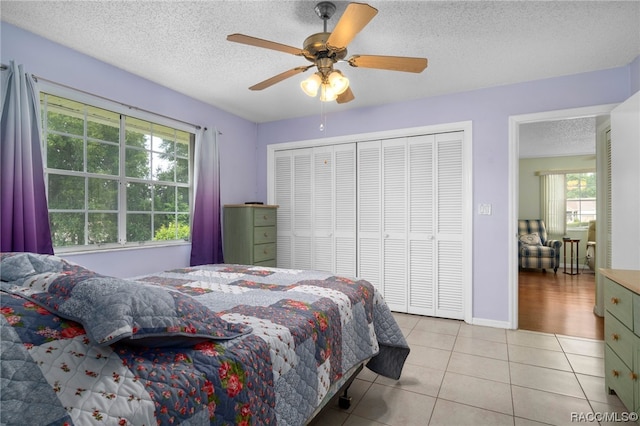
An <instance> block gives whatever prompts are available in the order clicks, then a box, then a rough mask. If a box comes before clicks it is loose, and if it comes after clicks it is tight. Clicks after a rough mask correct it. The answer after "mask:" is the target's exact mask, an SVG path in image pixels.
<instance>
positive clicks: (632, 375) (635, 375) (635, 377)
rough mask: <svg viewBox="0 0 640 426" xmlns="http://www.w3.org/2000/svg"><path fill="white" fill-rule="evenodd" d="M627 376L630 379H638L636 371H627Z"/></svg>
mask: <svg viewBox="0 0 640 426" xmlns="http://www.w3.org/2000/svg"><path fill="white" fill-rule="evenodd" d="M629 377H631V380H634V381H635V380H638V375H637V374H636V373H634V372H633V371H632V372H631V373H629Z"/></svg>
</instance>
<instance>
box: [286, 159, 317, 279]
mask: <svg viewBox="0 0 640 426" xmlns="http://www.w3.org/2000/svg"><path fill="white" fill-rule="evenodd" d="M312 151H313V150H312V149H311V148H309V149H297V150H294V151H293V176H292V178H293V197H292V230H293V239H292V242H293V244H292V245H291V253H292V267H293V268H296V269H313V256H312V253H313V249H312V236H313V234H312V229H313V228H312V190H313V186H312V173H311V164H312Z"/></svg>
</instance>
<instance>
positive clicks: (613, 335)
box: [611, 333, 620, 342]
mask: <svg viewBox="0 0 640 426" xmlns="http://www.w3.org/2000/svg"><path fill="white" fill-rule="evenodd" d="M611 338H612V339H613V340H615V341H616V342H617V341H618V339H619V338H620V336H618V334H617V333H613V334H611Z"/></svg>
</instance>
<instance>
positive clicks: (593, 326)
mask: <svg viewBox="0 0 640 426" xmlns="http://www.w3.org/2000/svg"><path fill="white" fill-rule="evenodd" d="M518 281H519V282H518V284H519V291H518V302H519V303H518V327H519V328H520V329H521V330H531V331H542V332H545V333H556V334H564V335H566V336H575V337H586V338H589V339H599V340H602V339H603V336H604V320H603V318H601V317H599V316H597V315H596V314H594V313H593V307H594V305H595V296H596V289H595V287H596V284H595V274H594V273H593V271H590V270H585V271H584V272H583V273H580V274H579V275H568V274H564V273H563V272H562V267H561V268H559V269H558V272H557V273H556V274H554V273H553V270H547V272H542V270H541V269H525V270H521V271H520V272H519V273H518Z"/></svg>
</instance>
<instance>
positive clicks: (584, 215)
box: [566, 173, 596, 228]
mask: <svg viewBox="0 0 640 426" xmlns="http://www.w3.org/2000/svg"><path fill="white" fill-rule="evenodd" d="M566 181H567V226H568V227H570V228H586V227H588V226H589V221H591V220H595V219H596V173H568V174H567V175H566Z"/></svg>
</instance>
